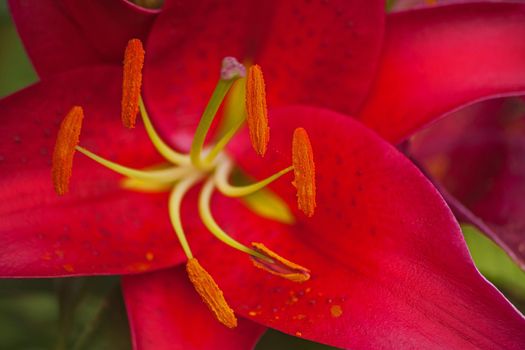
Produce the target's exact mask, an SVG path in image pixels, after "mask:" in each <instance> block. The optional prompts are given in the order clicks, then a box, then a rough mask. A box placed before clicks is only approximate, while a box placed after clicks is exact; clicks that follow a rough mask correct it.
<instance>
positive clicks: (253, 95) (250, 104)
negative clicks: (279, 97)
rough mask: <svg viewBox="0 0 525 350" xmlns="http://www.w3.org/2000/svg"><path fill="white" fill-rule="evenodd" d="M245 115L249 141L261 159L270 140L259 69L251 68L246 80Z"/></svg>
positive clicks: (256, 66) (261, 76)
mask: <svg viewBox="0 0 525 350" xmlns="http://www.w3.org/2000/svg"><path fill="white" fill-rule="evenodd" d="M246 113H247V118H246V120H247V122H248V129H249V131H250V140H251V142H252V146H253V149H254V150H255V152H257V154H259V155H260V156H261V157H264V154H265V153H266V146H267V145H268V141H269V140H270V128H269V127H268V109H267V107H266V91H265V87H264V78H263V73H262V70H261V67H260V66H258V65H254V66H251V67H250V69H249V70H248V77H247V79H246Z"/></svg>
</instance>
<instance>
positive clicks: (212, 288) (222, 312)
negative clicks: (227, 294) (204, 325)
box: [186, 258, 237, 328]
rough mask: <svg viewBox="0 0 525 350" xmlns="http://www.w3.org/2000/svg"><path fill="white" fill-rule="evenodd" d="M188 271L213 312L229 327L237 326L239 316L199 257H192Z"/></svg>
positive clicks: (197, 289) (187, 265) (196, 288)
mask: <svg viewBox="0 0 525 350" xmlns="http://www.w3.org/2000/svg"><path fill="white" fill-rule="evenodd" d="M186 271H187V273H188V277H189V279H190V281H191V283H193V286H194V287H195V290H196V291H197V293H199V295H200V296H201V298H202V300H203V301H204V303H205V304H206V305H207V306H208V308H209V309H210V310H211V311H212V312H213V314H214V315H215V318H216V319H217V320H218V321H219V322H220V323H222V324H223V325H225V326H226V327H228V328H235V327H237V318H236V317H235V314H234V312H233V310H232V309H231V308H230V306H229V305H228V303H227V302H226V299H225V298H224V294H223V293H222V290H221V289H220V288H219V286H218V285H217V283H215V281H214V280H213V278H212V277H211V276H210V274H209V273H208V272H207V271H206V270H204V268H203V267H202V266H201V264H200V263H199V262H198V261H197V259H195V258H191V259H189V260H188V263H187V264H186Z"/></svg>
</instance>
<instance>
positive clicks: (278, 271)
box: [252, 242, 310, 282]
mask: <svg viewBox="0 0 525 350" xmlns="http://www.w3.org/2000/svg"><path fill="white" fill-rule="evenodd" d="M252 247H253V248H254V249H255V250H256V251H258V252H259V253H261V254H263V255H264V256H265V257H266V258H267V259H259V258H257V257H253V256H252V261H253V264H254V265H255V266H256V267H258V268H260V269H263V270H265V271H267V272H269V273H271V274H273V275H277V276H280V277H284V278H286V279H289V280H290V281H294V282H305V281H308V280H309V279H310V270H308V269H307V268H305V267H303V266H301V265H297V264H295V263H293V262H291V261H290V260H287V259H285V258H283V257H281V256H280V255H278V254H277V253H275V252H273V251H271V250H270V249H268V248H267V247H266V246H265V245H264V244H262V243H256V242H253V243H252ZM269 260H270V261H272V263H268V261H269Z"/></svg>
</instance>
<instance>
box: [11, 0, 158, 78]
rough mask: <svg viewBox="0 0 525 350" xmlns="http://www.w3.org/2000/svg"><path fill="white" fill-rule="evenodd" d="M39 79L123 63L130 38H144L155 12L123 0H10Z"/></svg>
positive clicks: (20, 32)
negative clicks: (99, 64)
mask: <svg viewBox="0 0 525 350" xmlns="http://www.w3.org/2000/svg"><path fill="white" fill-rule="evenodd" d="M9 8H10V9H11V13H12V15H13V18H14V20H15V24H16V26H17V29H18V32H19V34H20V36H21V37H22V40H23V42H24V44H25V47H26V50H27V52H28V54H29V56H30V57H31V60H32V62H33V65H34V67H35V69H36V70H37V72H38V74H39V75H40V77H42V78H44V77H46V76H48V75H50V74H53V73H57V72H62V71H66V70H68V69H71V68H75V67H79V66H82V65H88V64H97V63H116V64H120V63H121V62H122V59H123V55H124V48H125V47H126V43H127V42H128V40H129V39H131V38H140V39H143V40H145V39H146V37H147V35H148V32H149V29H150V27H151V24H152V23H153V20H154V19H155V17H156V12H154V11H151V10H145V9H143V8H140V7H138V6H135V5H133V4H132V3H130V2H129V1H125V0H104V1H93V0H61V1H56V0H38V1H31V0H9Z"/></svg>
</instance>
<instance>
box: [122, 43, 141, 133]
mask: <svg viewBox="0 0 525 350" xmlns="http://www.w3.org/2000/svg"><path fill="white" fill-rule="evenodd" d="M143 65H144V48H143V47H142V42H141V41H140V40H139V39H131V40H130V41H129V42H128V46H127V47H126V51H125V53H124V79H123V81H122V112H121V117H122V123H123V124H124V126H125V127H127V128H134V127H135V121H136V119H137V114H138V112H139V97H140V88H141V86H142V66H143Z"/></svg>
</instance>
